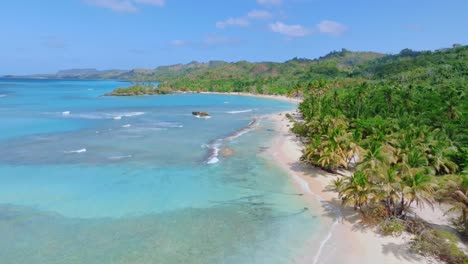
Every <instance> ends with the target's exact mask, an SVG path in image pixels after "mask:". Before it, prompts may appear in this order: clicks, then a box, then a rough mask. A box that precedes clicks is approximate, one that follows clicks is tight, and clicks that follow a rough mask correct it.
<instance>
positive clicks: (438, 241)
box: [411, 229, 468, 264]
mask: <svg viewBox="0 0 468 264" xmlns="http://www.w3.org/2000/svg"><path fill="white" fill-rule="evenodd" d="M411 249H412V250H414V251H415V252H418V253H420V254H423V255H432V256H436V257H438V258H439V259H440V260H442V261H445V262H447V263H460V264H462V263H467V262H468V256H467V255H465V253H464V252H463V251H461V250H460V249H459V248H458V246H457V238H456V236H455V235H454V234H452V233H449V232H447V231H441V230H434V229H428V230H425V231H423V232H421V233H420V234H418V235H416V236H415V237H414V238H413V239H412V241H411Z"/></svg>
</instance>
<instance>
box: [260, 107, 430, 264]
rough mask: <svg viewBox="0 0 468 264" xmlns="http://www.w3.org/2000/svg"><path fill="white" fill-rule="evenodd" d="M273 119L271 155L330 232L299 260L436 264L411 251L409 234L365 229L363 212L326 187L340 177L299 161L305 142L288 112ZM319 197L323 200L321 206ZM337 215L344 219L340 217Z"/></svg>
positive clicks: (301, 261)
mask: <svg viewBox="0 0 468 264" xmlns="http://www.w3.org/2000/svg"><path fill="white" fill-rule="evenodd" d="M276 99H281V98H276ZM269 118H270V119H271V120H272V121H273V122H274V124H275V125H276V127H277V130H278V131H279V133H278V136H277V137H276V138H275V139H274V142H273V144H272V146H273V147H272V148H271V149H270V150H269V152H270V154H271V155H272V156H273V157H274V159H275V160H276V161H277V163H278V164H279V165H280V166H281V167H282V168H283V169H284V170H286V171H287V172H288V173H289V174H290V175H291V180H292V181H293V182H294V184H295V185H296V186H297V188H298V190H300V191H301V192H302V193H304V198H305V199H307V200H308V201H309V202H310V206H311V209H312V210H314V212H317V213H319V214H320V215H321V216H322V219H321V220H323V223H324V225H325V226H327V228H328V231H329V235H328V236H325V237H323V239H321V240H320V241H310V242H306V243H307V244H308V245H310V250H308V252H304V254H302V255H301V256H299V257H298V259H296V262H298V263H314V264H315V263H360V264H361V263H369V264H371V263H372V264H374V263H403V264H405V263H433V261H432V260H429V259H427V258H423V257H421V256H419V255H417V254H413V253H410V252H409V251H408V242H409V236H408V235H403V236H401V237H398V238H394V237H382V236H380V235H378V234H377V233H375V232H374V231H373V230H369V229H365V228H362V226H361V225H360V223H359V218H360V216H359V214H358V213H357V212H355V211H354V210H353V209H352V208H342V207H341V206H340V202H339V201H338V200H337V195H336V193H335V192H331V191H326V190H325V186H326V185H328V184H329V182H330V180H331V179H333V178H334V177H336V176H335V175H332V174H329V173H326V172H324V171H322V170H319V169H315V168H312V167H310V166H305V165H303V164H301V163H300V162H299V158H300V156H301V143H300V142H299V141H298V140H297V138H296V136H295V135H293V134H292V133H291V132H290V131H289V127H288V126H290V123H289V121H288V120H287V118H286V117H285V116H284V114H281V115H278V114H277V115H271V116H270V117H269ZM317 200H320V201H321V205H320V203H317ZM327 208H328V209H327ZM336 211H338V212H336ZM337 215H341V216H342V218H341V219H338V218H337ZM337 219H338V220H337ZM334 222H335V223H336V224H333V223H334Z"/></svg>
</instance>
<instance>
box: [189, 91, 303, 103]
mask: <svg viewBox="0 0 468 264" xmlns="http://www.w3.org/2000/svg"><path fill="white" fill-rule="evenodd" d="M186 93H194V92H186ZM199 93H200V94H221V95H239V96H248V97H258V98H267V99H274V100H280V101H285V102H289V103H292V104H295V105H298V104H299V103H300V102H302V98H298V97H288V96H286V95H273V94H254V93H244V92H227V93H222V92H199Z"/></svg>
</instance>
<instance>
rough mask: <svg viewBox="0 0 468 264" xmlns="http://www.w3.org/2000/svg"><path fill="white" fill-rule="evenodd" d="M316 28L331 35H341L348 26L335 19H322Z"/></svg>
mask: <svg viewBox="0 0 468 264" xmlns="http://www.w3.org/2000/svg"><path fill="white" fill-rule="evenodd" d="M317 29H318V31H319V32H321V33H325V34H330V35H333V36H341V35H343V34H344V33H345V32H346V31H347V30H348V27H346V26H345V25H343V24H340V23H338V22H336V21H331V20H323V21H321V22H320V23H319V24H317Z"/></svg>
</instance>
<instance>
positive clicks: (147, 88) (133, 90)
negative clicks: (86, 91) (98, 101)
mask: <svg viewBox="0 0 468 264" xmlns="http://www.w3.org/2000/svg"><path fill="white" fill-rule="evenodd" d="M171 93H172V90H171V89H168V88H165V87H154V86H153V85H152V84H134V85H132V86H129V87H121V88H117V89H115V90H114V91H112V92H111V93H109V94H107V95H113V96H129V95H156V94H171Z"/></svg>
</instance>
